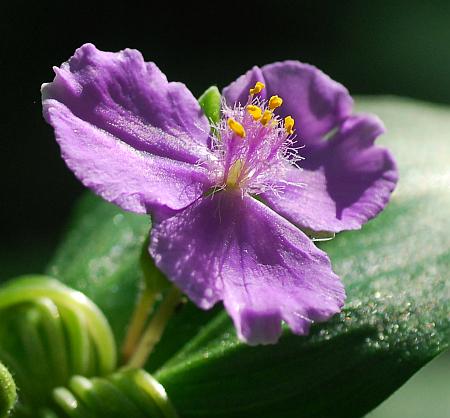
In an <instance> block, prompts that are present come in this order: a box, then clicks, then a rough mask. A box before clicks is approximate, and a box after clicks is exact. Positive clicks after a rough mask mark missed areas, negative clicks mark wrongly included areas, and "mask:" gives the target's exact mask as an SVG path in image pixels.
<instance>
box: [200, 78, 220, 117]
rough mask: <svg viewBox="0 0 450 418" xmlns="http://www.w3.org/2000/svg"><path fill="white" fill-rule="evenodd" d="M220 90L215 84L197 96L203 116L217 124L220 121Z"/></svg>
mask: <svg viewBox="0 0 450 418" xmlns="http://www.w3.org/2000/svg"><path fill="white" fill-rule="evenodd" d="M220 101H221V95H220V91H219V89H218V88H217V87H216V86H211V87H209V88H208V89H206V90H205V92H204V93H203V94H202V95H201V96H200V97H199V98H198V102H199V103H200V106H201V108H202V109H203V112H204V113H205V116H206V117H207V118H208V120H209V121H210V122H212V123H213V124H215V125H216V124H218V123H219V121H220Z"/></svg>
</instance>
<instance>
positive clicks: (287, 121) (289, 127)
mask: <svg viewBox="0 0 450 418" xmlns="http://www.w3.org/2000/svg"><path fill="white" fill-rule="evenodd" d="M294 124H295V120H294V118H293V117H292V116H286V117H285V118H284V129H286V132H287V133H288V135H292V134H293V133H294V129H293V128H294Z"/></svg>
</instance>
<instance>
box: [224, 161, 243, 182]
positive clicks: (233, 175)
mask: <svg viewBox="0 0 450 418" xmlns="http://www.w3.org/2000/svg"><path fill="white" fill-rule="evenodd" d="M243 167H244V162H243V161H242V160H241V159H238V160H236V161H235V162H234V163H233V164H231V167H230V169H229V170H228V176H227V181H226V183H227V186H228V187H235V186H236V185H237V183H238V180H239V177H240V176H241V171H242V168H243Z"/></svg>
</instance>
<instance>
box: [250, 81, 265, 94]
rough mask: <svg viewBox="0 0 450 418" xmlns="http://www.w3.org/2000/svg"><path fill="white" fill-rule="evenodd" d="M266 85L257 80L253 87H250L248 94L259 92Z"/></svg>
mask: <svg viewBox="0 0 450 418" xmlns="http://www.w3.org/2000/svg"><path fill="white" fill-rule="evenodd" d="M264 87H266V86H265V84H264V83H261V81H257V82H256V84H255V87H253V88H252V89H250V94H251V95H252V96H253V95H254V94H258V93H261V90H262V89H263V88H264Z"/></svg>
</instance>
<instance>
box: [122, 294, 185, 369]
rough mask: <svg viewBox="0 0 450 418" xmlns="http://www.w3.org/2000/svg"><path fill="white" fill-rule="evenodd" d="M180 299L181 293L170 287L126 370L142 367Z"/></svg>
mask: <svg viewBox="0 0 450 418" xmlns="http://www.w3.org/2000/svg"><path fill="white" fill-rule="evenodd" d="M180 299H181V292H180V291H179V290H178V289H177V288H176V287H175V286H172V288H171V289H170V290H169V292H168V293H167V295H166V297H165V298H164V300H163V301H162V302H161V304H160V305H159V307H158V310H157V311H156V313H155V315H154V316H153V318H152V319H151V321H150V324H149V325H148V327H147V329H146V330H145V332H144V334H143V335H142V338H141V340H140V342H139V345H138V346H137V348H136V350H135V352H134V353H133V355H132V356H131V358H130V360H129V362H128V364H127V365H126V366H125V367H126V368H127V369H132V368H142V367H144V365H145V363H146V362H147V359H148V357H149V356H150V354H151V352H152V351H153V348H154V347H155V345H156V344H157V343H158V342H159V340H160V339H161V337H162V335H163V332H164V329H165V328H166V325H167V322H168V321H169V319H170V317H171V316H172V314H173V311H174V310H175V308H176V306H177V305H178V303H179V302H180Z"/></svg>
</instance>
